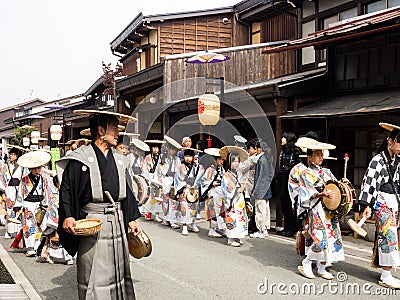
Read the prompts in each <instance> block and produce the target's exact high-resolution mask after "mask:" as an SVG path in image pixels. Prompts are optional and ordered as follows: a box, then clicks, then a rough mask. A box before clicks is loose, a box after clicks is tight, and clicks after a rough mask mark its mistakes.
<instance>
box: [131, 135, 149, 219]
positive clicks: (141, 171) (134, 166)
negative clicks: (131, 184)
mask: <svg viewBox="0 0 400 300" xmlns="http://www.w3.org/2000/svg"><path fill="white" fill-rule="evenodd" d="M148 151H150V147H149V145H147V144H146V143H145V142H143V141H141V140H139V139H138V138H134V139H133V140H132V150H131V153H130V154H129V155H128V159H129V167H128V171H129V172H128V174H129V175H130V176H131V180H132V181H134V180H135V178H134V177H135V176H142V177H143V178H139V180H143V181H146V180H147V181H146V182H147V183H148V184H150V181H149V180H148V178H149V174H148V172H147V169H146V167H145V158H144V157H145V152H148ZM137 192H139V191H137ZM134 193H135V197H136V200H137V201H139V202H138V208H139V211H140V214H141V215H142V216H146V215H147V218H148V219H150V216H151V214H150V212H148V213H146V210H145V208H144V206H143V205H142V201H147V200H148V196H149V195H147V196H146V195H143V197H142V198H140V199H139V196H141V195H136V191H135V190H134Z"/></svg>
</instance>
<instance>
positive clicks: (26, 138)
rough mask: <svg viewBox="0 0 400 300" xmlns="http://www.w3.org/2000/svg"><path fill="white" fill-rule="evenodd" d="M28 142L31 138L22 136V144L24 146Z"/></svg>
mask: <svg viewBox="0 0 400 300" xmlns="http://www.w3.org/2000/svg"><path fill="white" fill-rule="evenodd" d="M30 142H31V140H30V139H29V138H28V137H24V138H22V145H24V147H28V146H29V144H30Z"/></svg>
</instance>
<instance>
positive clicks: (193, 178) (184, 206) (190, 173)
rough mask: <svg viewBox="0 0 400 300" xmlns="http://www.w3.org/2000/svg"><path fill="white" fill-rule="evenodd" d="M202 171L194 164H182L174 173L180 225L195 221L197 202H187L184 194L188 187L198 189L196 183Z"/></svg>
mask: <svg viewBox="0 0 400 300" xmlns="http://www.w3.org/2000/svg"><path fill="white" fill-rule="evenodd" d="M203 170H204V169H203V167H202V166H201V165H198V166H195V165H194V163H192V164H191V165H187V164H185V163H184V162H183V163H181V164H180V165H179V167H178V169H177V171H176V173H175V180H174V187H175V198H176V199H177V201H178V203H179V204H178V211H179V221H180V223H181V224H192V223H194V221H195V219H196V215H197V209H198V204H199V202H195V203H190V202H188V201H187V200H186V194H187V193H189V192H190V190H189V188H190V187H194V188H195V189H198V182H199V180H200V179H201V174H202V173H203ZM199 174H200V175H199Z"/></svg>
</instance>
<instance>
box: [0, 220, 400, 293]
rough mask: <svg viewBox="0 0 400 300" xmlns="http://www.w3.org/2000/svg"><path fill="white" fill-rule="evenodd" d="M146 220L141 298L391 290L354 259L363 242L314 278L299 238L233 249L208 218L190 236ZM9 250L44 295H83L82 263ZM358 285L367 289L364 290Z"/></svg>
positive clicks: (137, 271)
mask: <svg viewBox="0 0 400 300" xmlns="http://www.w3.org/2000/svg"><path fill="white" fill-rule="evenodd" d="M140 224H141V226H142V227H143V228H144V229H145V230H146V232H147V233H148V234H149V236H150V237H151V239H152V243H153V252H152V254H151V255H150V257H147V258H143V259H141V260H136V259H133V258H132V263H131V269H132V276H133V278H134V285H135V291H136V297H137V299H232V298H239V299H253V298H254V299H263V298H266V297H271V296H272V297H273V298H280V297H296V296H295V295H300V297H304V296H305V295H308V293H311V296H308V297H309V299H317V298H318V299H320V297H321V296H323V297H325V298H326V299H334V298H335V299H337V297H338V296H342V297H344V298H345V299H356V298H358V299H359V298H360V295H361V296H362V297H366V298H371V299H372V298H374V299H385V298H387V297H388V296H386V295H385V296H384V295H377V294H378V293H380V294H381V293H386V294H387V293H388V292H389V291H388V290H383V291H380V290H377V289H379V288H380V287H379V286H378V285H377V280H378V278H379V275H380V273H379V272H378V271H377V270H373V269H372V268H371V267H370V263H369V261H368V259H365V258H355V256H354V255H357V256H358V257H360V256H363V255H364V256H368V254H366V253H367V251H366V250H362V249H361V248H360V250H359V251H363V252H362V253H360V252H359V251H357V248H356V247H354V246H353V247H351V248H352V249H348V251H346V252H347V254H349V255H346V261H345V262H340V263H338V264H336V265H335V266H334V269H333V270H332V273H334V274H335V275H337V273H338V272H344V273H339V277H340V279H339V278H335V279H333V280H332V281H331V282H329V281H326V280H324V279H322V278H317V279H314V280H313V281H310V280H308V279H305V278H303V277H301V276H300V275H299V274H298V271H297V265H298V264H300V261H301V259H300V257H299V256H297V255H296V254H295V253H294V250H293V241H294V240H293V239H288V238H282V237H278V236H277V235H274V234H270V236H269V237H268V238H266V239H251V238H246V240H245V242H244V245H243V246H241V247H240V248H233V247H228V246H227V245H226V239H225V238H222V239H212V238H209V237H208V236H207V232H208V230H207V224H206V222H205V221H199V227H200V233H198V234H195V233H191V234H189V236H187V237H184V236H182V235H181V234H180V231H179V230H172V229H170V228H167V227H165V226H162V225H161V224H159V223H155V222H146V221H144V220H141V221H140ZM3 230H4V229H3V228H2V231H3ZM0 240H1V243H2V245H3V247H4V248H8V247H9V245H10V243H11V241H10V240H5V239H4V238H1V239H0ZM345 246H346V242H345ZM345 249H346V248H345ZM364 249H365V247H364ZM9 253H10V255H11V257H12V258H13V259H14V260H15V262H16V263H17V265H18V266H19V268H21V270H22V271H23V272H24V274H25V275H26V277H27V278H28V279H29V280H30V281H31V283H32V285H33V287H34V288H35V289H36V290H37V291H38V293H39V294H40V295H41V296H42V298H43V299H77V287H76V266H75V265H74V266H72V267H69V266H66V265H63V264H54V265H50V264H47V263H39V262H38V261H40V260H41V259H39V258H27V257H25V255H23V254H22V253H15V252H9ZM358 254H360V255H358ZM315 273H316V272H315ZM398 273H399V272H397V274H396V275H397V276H398ZM343 276H344V277H345V278H344V279H343ZM346 276H347V277H346ZM340 280H344V281H340ZM307 283H314V284H315V290H309V289H310V286H309V285H307ZM304 284H305V285H304ZM328 284H329V285H328ZM351 285H352V286H357V288H359V289H360V292H359V295H357V293H358V292H357V290H356V289H355V290H353V289H352V287H351ZM278 286H280V290H278ZM304 289H305V290H304ZM363 289H364V290H363ZM303 290H304V291H303ZM397 292H399V291H397ZM368 293H371V295H370V296H369V295H368ZM285 294H286V295H285ZM372 294H376V295H374V296H372ZM390 297H393V298H394V297H395V296H394V295H391V296H389V298H390Z"/></svg>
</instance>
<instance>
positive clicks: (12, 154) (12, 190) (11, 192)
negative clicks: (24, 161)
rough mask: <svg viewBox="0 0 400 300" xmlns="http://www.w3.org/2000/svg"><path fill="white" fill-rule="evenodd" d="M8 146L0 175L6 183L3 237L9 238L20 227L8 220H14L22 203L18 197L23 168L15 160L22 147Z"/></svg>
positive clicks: (19, 154) (12, 236) (14, 234)
mask: <svg viewBox="0 0 400 300" xmlns="http://www.w3.org/2000/svg"><path fill="white" fill-rule="evenodd" d="M9 146H10V147H11V148H10V150H9V151H8V155H9V162H8V163H6V164H5V165H4V168H2V173H3V174H2V177H3V178H4V181H5V182H6V183H7V186H6V188H5V193H6V197H7V204H6V207H7V214H8V219H7V224H6V233H5V235H4V237H5V238H9V239H11V238H15V237H16V235H17V234H18V232H19V230H20V227H21V226H20V224H19V223H18V222H10V221H9V220H10V219H11V220H16V218H17V217H18V216H19V211H20V210H21V208H22V205H23V202H22V199H21V198H20V197H18V193H19V188H20V183H21V178H22V176H23V168H22V167H21V166H19V165H18V162H17V161H18V158H19V157H20V156H21V154H22V149H21V148H19V147H18V146H12V145H9Z"/></svg>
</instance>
